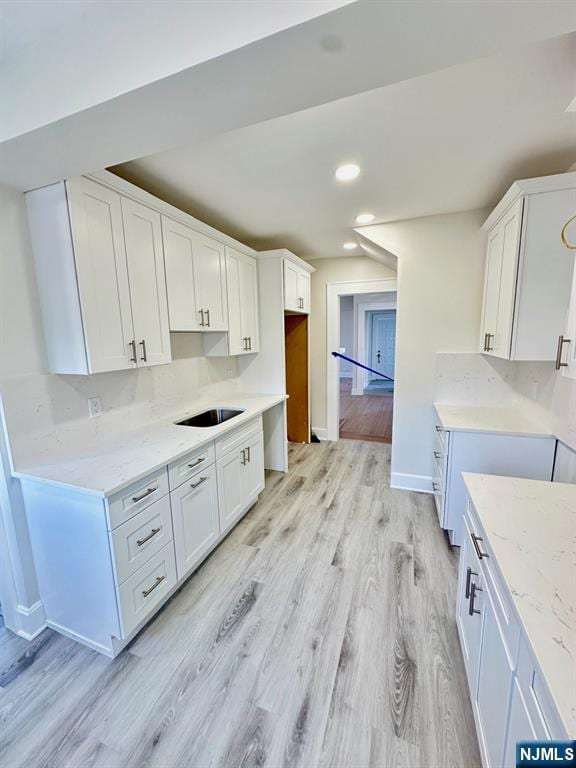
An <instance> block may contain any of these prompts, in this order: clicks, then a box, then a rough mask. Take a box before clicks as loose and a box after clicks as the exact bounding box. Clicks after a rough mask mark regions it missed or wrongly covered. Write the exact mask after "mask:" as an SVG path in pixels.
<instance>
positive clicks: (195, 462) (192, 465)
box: [188, 456, 206, 469]
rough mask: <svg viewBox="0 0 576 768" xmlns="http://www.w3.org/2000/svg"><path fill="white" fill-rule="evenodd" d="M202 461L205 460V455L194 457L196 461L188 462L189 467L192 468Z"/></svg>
mask: <svg viewBox="0 0 576 768" xmlns="http://www.w3.org/2000/svg"><path fill="white" fill-rule="evenodd" d="M203 461H206V457H205V456H202V458H201V459H196V461H193V462H192V464H188V466H189V468H190V469H194V467H197V466H198V464H202V462H203Z"/></svg>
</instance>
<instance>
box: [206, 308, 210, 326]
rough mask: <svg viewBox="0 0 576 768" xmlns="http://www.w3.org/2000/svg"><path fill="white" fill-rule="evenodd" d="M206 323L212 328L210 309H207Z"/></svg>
mask: <svg viewBox="0 0 576 768" xmlns="http://www.w3.org/2000/svg"><path fill="white" fill-rule="evenodd" d="M206 325H207V326H208V328H210V310H209V309H207V310H206Z"/></svg>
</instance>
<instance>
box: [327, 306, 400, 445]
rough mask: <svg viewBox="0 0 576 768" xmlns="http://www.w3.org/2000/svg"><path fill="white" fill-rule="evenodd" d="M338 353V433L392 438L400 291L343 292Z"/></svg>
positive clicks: (381, 439)
mask: <svg viewBox="0 0 576 768" xmlns="http://www.w3.org/2000/svg"><path fill="white" fill-rule="evenodd" d="M339 352H340V354H342V355H344V357H340V358H339V364H340V369H339V379H340V387H339V389H340V392H339V394H340V407H339V412H340V418H339V424H338V427H339V431H338V434H339V437H341V438H345V439H347V440H370V441H374V442H380V443H391V442H392V417H393V408H394V362H395V353H396V293H395V292H389V293H374V294H367V295H363V294H359V295H350V296H347V295H344V296H341V297H340V349H339ZM346 358H349V359H346ZM353 361H355V362H353ZM361 366H362V367H361Z"/></svg>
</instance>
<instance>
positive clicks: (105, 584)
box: [22, 416, 264, 656]
mask: <svg viewBox="0 0 576 768" xmlns="http://www.w3.org/2000/svg"><path fill="white" fill-rule="evenodd" d="M262 425H263V422H262V417H261V416H258V417H256V418H254V419H251V420H250V421H248V422H246V423H244V424H243V425H242V426H240V427H237V428H235V429H230V430H228V431H227V432H226V433H225V434H224V435H222V437H220V438H218V439H217V440H215V441H210V442H208V443H205V444H203V445H201V446H200V447H197V448H195V449H194V450H192V451H190V452H189V453H187V454H184V455H182V456H180V457H178V458H175V459H174V461H172V462H171V463H170V464H169V465H168V466H164V467H161V468H160V469H158V470H156V471H155V472H152V473H151V474H149V475H148V476H146V477H143V478H141V479H139V480H136V481H135V482H134V483H131V484H130V485H129V486H127V487H126V488H123V489H122V490H119V491H117V492H116V493H115V494H113V495H112V496H110V497H108V498H103V497H99V496H97V495H95V494H94V493H92V492H86V491H83V490H82V489H70V488H61V487H56V486H53V485H50V484H46V483H43V482H40V481H36V480H30V481H27V480H23V481H22V491H23V495H24V501H25V505H26V514H27V518H28V527H29V530H30V537H31V542H32V548H33V552H34V561H35V565H36V571H37V576H38V583H39V587H40V594H41V599H42V602H43V606H44V608H45V613H46V619H47V624H48V626H50V627H52V628H53V629H55V630H56V631H59V632H62V633H63V634H65V635H66V636H68V637H71V638H73V639H75V640H78V641H79V642H81V643H84V644H85V645H88V646H89V647H90V648H94V649H95V650H98V651H100V652H101V653H105V654H107V655H108V656H116V655H117V654H118V653H119V652H120V651H121V650H122V648H123V647H124V646H125V645H126V644H127V643H128V642H129V641H130V640H131V639H132V638H133V637H134V635H135V634H136V633H137V632H138V631H139V630H140V629H141V628H142V627H143V626H144V625H145V624H146V623H147V622H148V621H150V619H151V618H152V617H153V615H154V614H155V613H156V611H157V610H158V609H159V608H160V607H161V605H162V604H163V603H164V602H166V600H167V599H168V598H169V597H170V595H171V594H172V593H173V592H174V590H175V589H176V588H177V586H178V585H180V584H182V582H183V581H184V580H185V579H186V578H187V577H188V576H190V574H191V573H192V572H193V571H194V570H195V569H196V568H197V567H198V566H199V565H200V563H201V562H202V560H204V558H205V557H207V555H208V554H209V552H210V551H211V550H212V549H213V548H214V547H215V546H216V545H217V544H218V542H219V541H220V540H221V539H222V538H223V537H224V536H225V535H226V534H227V533H228V531H229V530H230V529H231V528H232V527H233V526H234V524H235V523H236V522H237V521H238V520H239V519H240V518H241V517H242V515H244V514H245V513H246V512H247V511H248V509H250V507H251V506H252V505H253V504H254V503H255V502H256V501H257V499H258V495H259V493H260V492H261V491H262V490H263V488H264V440H263V431H262V429H263V427H262Z"/></svg>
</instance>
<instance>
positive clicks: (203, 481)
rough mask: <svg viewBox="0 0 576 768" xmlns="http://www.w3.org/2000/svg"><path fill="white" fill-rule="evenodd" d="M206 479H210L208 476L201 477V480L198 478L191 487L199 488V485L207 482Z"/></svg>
mask: <svg viewBox="0 0 576 768" xmlns="http://www.w3.org/2000/svg"><path fill="white" fill-rule="evenodd" d="M206 480H208V478H207V477H201V478H200V480H198V482H197V483H190V488H198V486H199V485H202V483H205V482H206Z"/></svg>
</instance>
